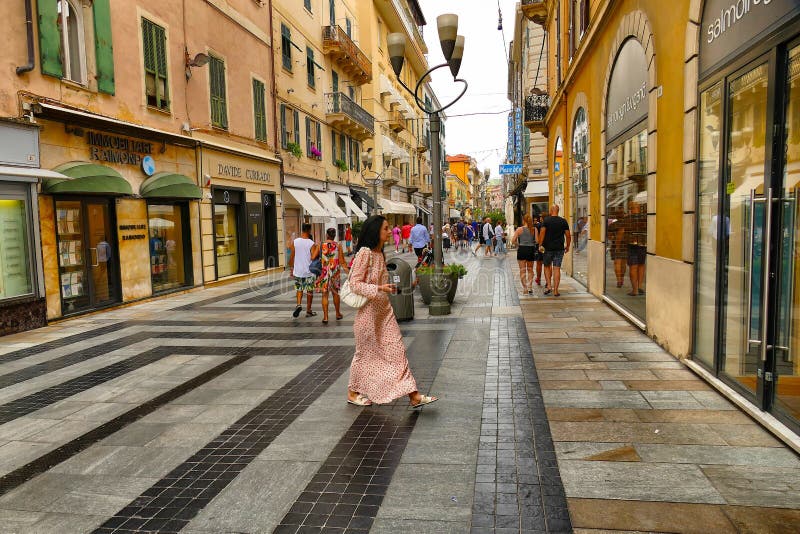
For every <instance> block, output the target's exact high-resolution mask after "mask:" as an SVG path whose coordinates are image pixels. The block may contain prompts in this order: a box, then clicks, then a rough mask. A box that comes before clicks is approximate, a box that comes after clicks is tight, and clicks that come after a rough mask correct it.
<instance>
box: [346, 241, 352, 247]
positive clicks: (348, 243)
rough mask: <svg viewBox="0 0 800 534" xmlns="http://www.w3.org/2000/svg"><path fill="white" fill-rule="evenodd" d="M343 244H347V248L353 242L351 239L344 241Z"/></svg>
mask: <svg viewBox="0 0 800 534" xmlns="http://www.w3.org/2000/svg"><path fill="white" fill-rule="evenodd" d="M344 244H345V245H346V246H347V248H350V245H352V244H353V242H352V241H345V242H344Z"/></svg>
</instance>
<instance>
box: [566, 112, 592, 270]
mask: <svg viewBox="0 0 800 534" xmlns="http://www.w3.org/2000/svg"><path fill="white" fill-rule="evenodd" d="M571 164H572V168H571V171H570V175H571V179H572V233H573V238H574V242H575V245H574V246H573V248H572V250H573V254H572V277H573V278H574V279H576V280H577V281H579V282H581V283H582V284H583V285H587V284H588V281H589V280H588V278H589V277H588V269H589V263H588V250H587V245H588V242H589V124H588V123H587V121H586V110H585V109H584V108H582V107H580V108H578V111H577V112H576V113H575V119H574V121H573V123H572V158H571Z"/></svg>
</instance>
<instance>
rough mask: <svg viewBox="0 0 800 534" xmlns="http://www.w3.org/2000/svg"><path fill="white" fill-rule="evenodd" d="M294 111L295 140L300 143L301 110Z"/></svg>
mask: <svg viewBox="0 0 800 534" xmlns="http://www.w3.org/2000/svg"><path fill="white" fill-rule="evenodd" d="M293 113H294V142H295V143H297V144H298V145H299V144H300V112H299V111H297V110H293Z"/></svg>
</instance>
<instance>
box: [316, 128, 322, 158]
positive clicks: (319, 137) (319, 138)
mask: <svg viewBox="0 0 800 534" xmlns="http://www.w3.org/2000/svg"><path fill="white" fill-rule="evenodd" d="M317 150H319V153H320V154H322V125H321V124H320V123H317Z"/></svg>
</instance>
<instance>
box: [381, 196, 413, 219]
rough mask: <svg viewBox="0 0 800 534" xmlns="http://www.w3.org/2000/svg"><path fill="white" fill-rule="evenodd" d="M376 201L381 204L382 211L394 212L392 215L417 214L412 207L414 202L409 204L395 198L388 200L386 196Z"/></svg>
mask: <svg viewBox="0 0 800 534" xmlns="http://www.w3.org/2000/svg"><path fill="white" fill-rule="evenodd" d="M378 203H379V204H380V205H381V209H382V210H383V213H388V214H394V215H416V214H417V208H415V207H414V204H410V203H408V202H398V201H396V200H389V199H388V198H382V199H380V201H379V202H378Z"/></svg>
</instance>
